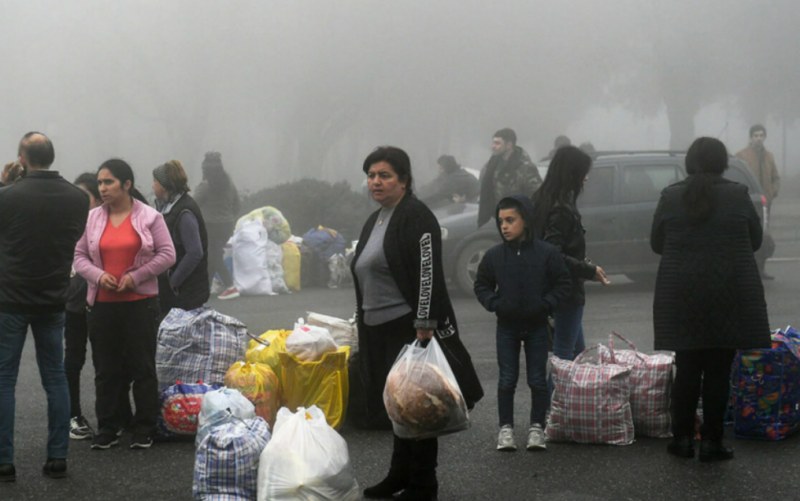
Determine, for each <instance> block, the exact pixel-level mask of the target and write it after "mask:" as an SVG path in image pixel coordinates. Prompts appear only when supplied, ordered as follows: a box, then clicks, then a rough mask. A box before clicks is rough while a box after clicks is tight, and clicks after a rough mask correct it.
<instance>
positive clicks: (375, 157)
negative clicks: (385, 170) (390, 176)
mask: <svg viewBox="0 0 800 501" xmlns="http://www.w3.org/2000/svg"><path fill="white" fill-rule="evenodd" d="M379 162H386V163H387V164H389V165H391V166H392V170H394V172H395V174H397V177H398V178H399V179H400V181H402V182H404V183H406V193H407V194H408V195H411V194H412V193H413V192H412V190H411V186H412V184H413V181H414V180H413V178H412V176H411V159H410V158H408V153H406V152H405V151H403V150H401V149H400V148H397V147H395V146H379V147H377V148H375V150H373V152H372V153H370V154H369V155H367V158H365V159H364V174H368V173H369V168H370V167H372V166H373V165H375V164H376V163H379Z"/></svg>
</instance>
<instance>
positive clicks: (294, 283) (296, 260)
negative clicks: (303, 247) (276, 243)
mask: <svg viewBox="0 0 800 501" xmlns="http://www.w3.org/2000/svg"><path fill="white" fill-rule="evenodd" d="M281 250H282V251H283V262H282V264H283V280H284V281H285V282H286V287H288V288H289V290H291V291H294V292H297V291H299V290H300V248H299V247H297V244H296V243H294V242H292V241H291V240H287V241H285V242H283V244H281Z"/></svg>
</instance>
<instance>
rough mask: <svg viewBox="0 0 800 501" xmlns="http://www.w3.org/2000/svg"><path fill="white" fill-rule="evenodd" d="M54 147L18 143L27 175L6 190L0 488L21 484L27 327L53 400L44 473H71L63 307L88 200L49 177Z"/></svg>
mask: <svg viewBox="0 0 800 501" xmlns="http://www.w3.org/2000/svg"><path fill="white" fill-rule="evenodd" d="M54 159H55V150H54V148H53V143H52V142H50V139H48V138H47V136H45V135H44V134H42V133H39V132H29V133H28V134H25V136H24V137H23V138H22V140H21V141H20V143H19V163H20V165H22V167H23V168H24V169H25V170H26V171H27V173H26V175H25V177H23V178H21V179H20V180H19V181H17V182H15V183H14V184H12V185H10V186H7V187H5V188H2V189H0V214H2V218H0V482H13V481H15V480H16V469H15V467H14V418H15V404H16V398H15V397H16V396H15V393H16V385H17V376H18V374H19V366H20V360H21V358H22V349H23V347H24V346H25V339H26V338H27V336H28V328H30V330H31V333H32V334H33V339H34V342H35V345H36V364H37V365H38V366H39V375H40V377H41V381H42V387H44V390H45V393H46V394H47V430H48V435H47V461H46V462H45V464H44V467H43V468H42V473H43V474H44V475H45V476H48V477H51V478H63V477H65V476H66V475H67V449H68V447H69V417H70V416H69V414H70V410H69V390H68V386H67V379H66V377H65V376H64V344H63V342H64V341H63V340H64V304H65V302H66V297H67V288H68V286H69V274H70V266H71V264H72V253H73V251H74V250H75V243H76V242H77V241H78V239H79V238H80V236H81V234H82V233H83V230H84V226H85V225H86V216H87V214H88V212H89V197H87V196H86V195H85V194H84V193H83V192H82V191H81V190H80V189H79V188H77V187H76V186H73V185H72V184H70V183H69V181H66V180H65V179H64V178H62V177H61V176H60V175H59V174H58V172H56V171H51V170H50V166H51V165H52V163H53V160H54Z"/></svg>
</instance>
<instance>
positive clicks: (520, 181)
mask: <svg viewBox="0 0 800 501" xmlns="http://www.w3.org/2000/svg"><path fill="white" fill-rule="evenodd" d="M541 184H542V177H541V176H540V175H539V170H538V169H537V168H536V165H534V164H533V161H532V160H531V157H530V155H528V152H526V151H525V150H523V149H522V148H521V147H519V146H517V134H516V133H515V132H514V131H513V130H512V129H500V130H499V131H497V132H495V133H494V137H493V138H492V157H491V158H490V159H489V161H488V162H487V163H486V166H485V167H484V168H483V170H482V171H481V199H480V205H479V206H478V227H481V226H483V224H484V223H486V221H488V220H490V219H492V217H493V216H494V210H495V206H496V205H497V202H498V201H499V200H500V199H501V198H503V197H507V196H509V195H514V194H517V193H521V194H523V195H527V196H531V195H533V192H535V191H536V190H537V189H538V188H539V185H541Z"/></svg>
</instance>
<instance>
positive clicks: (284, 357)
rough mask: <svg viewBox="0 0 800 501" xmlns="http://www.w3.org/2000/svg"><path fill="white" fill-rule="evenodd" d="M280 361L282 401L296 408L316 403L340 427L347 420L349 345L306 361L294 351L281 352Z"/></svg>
mask: <svg viewBox="0 0 800 501" xmlns="http://www.w3.org/2000/svg"><path fill="white" fill-rule="evenodd" d="M278 357H279V358H280V361H281V371H282V372H281V389H282V398H283V405H285V406H286V407H288V408H289V410H290V411H294V410H295V409H298V408H299V407H306V408H308V407H311V406H312V405H316V406H317V407H319V408H320V410H321V411H322V412H323V413H324V414H325V418H326V419H327V420H328V424H329V425H331V426H332V427H334V428H339V427H340V426H341V425H342V423H343V422H344V418H345V412H346V410H347V402H348V398H349V394H350V384H349V383H350V381H349V376H348V363H347V361H348V358H349V357H350V347H349V346H340V347H339V348H338V349H337V350H336V351H335V352H331V353H325V354H324V355H322V358H321V359H320V360H317V361H303V360H300V359H298V358H297V357H296V356H294V355H292V354H291V353H286V352H281V353H278Z"/></svg>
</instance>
